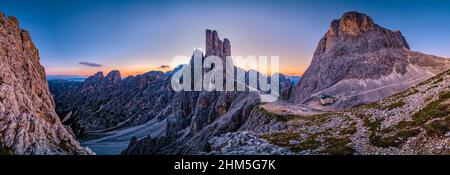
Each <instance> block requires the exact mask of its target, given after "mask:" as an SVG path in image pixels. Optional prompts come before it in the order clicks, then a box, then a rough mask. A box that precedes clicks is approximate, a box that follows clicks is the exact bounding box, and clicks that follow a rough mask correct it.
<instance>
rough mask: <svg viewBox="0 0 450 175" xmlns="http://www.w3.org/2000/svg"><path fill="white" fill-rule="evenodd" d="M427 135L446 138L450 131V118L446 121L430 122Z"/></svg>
mask: <svg viewBox="0 0 450 175" xmlns="http://www.w3.org/2000/svg"><path fill="white" fill-rule="evenodd" d="M426 131H427V134H428V135H430V136H437V137H439V136H444V135H445V133H447V132H448V131H450V117H447V118H446V119H445V120H435V121H432V122H430V123H429V124H428V125H427V127H426Z"/></svg>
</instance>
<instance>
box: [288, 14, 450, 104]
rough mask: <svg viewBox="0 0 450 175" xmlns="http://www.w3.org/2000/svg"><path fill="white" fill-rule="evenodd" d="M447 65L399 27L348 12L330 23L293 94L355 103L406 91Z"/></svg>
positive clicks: (297, 97)
mask: <svg viewBox="0 0 450 175" xmlns="http://www.w3.org/2000/svg"><path fill="white" fill-rule="evenodd" d="M412 66H414V67H412ZM446 68H448V61H446V60H445V59H442V58H439V57H434V56H430V55H425V54H422V53H417V52H413V51H411V50H410V48H409V45H408V43H407V41H406V39H405V38H404V37H403V35H402V34H401V32H400V31H392V30H389V29H386V28H383V27H381V26H379V25H377V24H376V23H375V22H374V21H373V20H372V18H371V17H369V16H367V15H365V14H363V13H359V12H347V13H345V14H344V15H342V17H341V18H340V19H337V20H333V21H332V22H331V26H330V29H328V31H327V32H326V34H325V35H324V36H323V37H322V39H321V40H320V41H319V44H318V46H317V49H316V51H315V53H314V56H313V59H312V61H311V64H310V66H309V67H308V69H307V70H306V71H305V73H304V74H303V77H302V79H301V80H300V81H299V82H298V83H297V84H296V85H295V86H294V87H293V90H292V91H291V98H290V99H291V100H292V101H295V102H301V103H306V102H308V101H311V99H313V98H315V97H316V96H318V95H327V96H329V95H333V96H340V98H341V99H342V100H341V101H339V100H338V103H341V104H337V105H336V106H338V107H351V106H353V105H359V104H364V103H368V102H371V101H374V100H378V99H381V98H383V97H386V96H388V95H390V94H392V93H393V92H396V91H400V90H404V89H405V88H408V87H410V86H412V85H414V84H415V83H417V82H420V81H421V80H424V79H426V78H429V77H430V76H432V74H433V73H438V72H440V71H443V70H445V69H446ZM427 72H428V73H427ZM430 72H433V73H430ZM389 75H392V77H396V79H395V80H394V79H392V78H389V77H388V76H389ZM399 82H404V83H399Z"/></svg>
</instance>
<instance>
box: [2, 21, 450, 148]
mask: <svg viewBox="0 0 450 175" xmlns="http://www.w3.org/2000/svg"><path fill="white" fill-rule="evenodd" d="M204 39H205V48H206V49H205V53H201V52H199V51H195V52H194V54H193V56H192V58H191V60H190V63H189V64H187V65H181V66H180V67H177V68H175V69H174V70H172V71H168V72H161V71H150V72H147V73H144V74H141V75H136V76H128V77H122V76H121V72H119V71H111V72H109V73H107V74H105V73H103V72H98V73H96V74H94V75H92V76H90V77H88V78H87V79H85V80H84V81H68V80H59V79H51V80H48V81H47V80H46V79H45V77H46V75H45V72H44V67H43V66H42V65H41V64H40V62H39V59H40V58H39V51H38V50H37V48H36V47H35V45H34V44H33V42H32V40H31V36H30V34H29V33H28V32H27V31H26V30H24V29H20V28H19V20H18V19H16V18H15V17H8V16H6V15H5V14H3V13H0V43H1V45H0V57H1V62H0V154H2V155H3V154H16V155H17V154H19V155H22V154H27V155H28V154H39V155H41V154H50V155H53V154H62V155H92V154H99V155H101V154H116V155H117V154H123V155H142V154H145V155H159V154H163V155H167V154H201V155H222V154H226V155H229V154H231V155H254V154H271V155H310V154H333V155H334V154H345V155H348V154H357V155H359V154H450V105H449V104H450V70H449V69H450V61H449V60H448V59H444V58H441V57H437V56H432V55H427V54H424V53H420V52H416V51H412V50H411V49H410V47H409V44H408V42H407V40H406V38H405V37H404V36H403V35H402V33H401V32H400V31H393V30H389V29H386V28H384V27H382V26H380V25H378V24H376V23H375V21H374V20H373V19H372V18H371V17H369V16H367V15H366V14H362V13H359V12H347V13H345V14H343V15H342V17H340V18H339V19H336V20H333V21H332V22H331V24H330V27H329V29H328V31H326V33H325V34H324V36H323V37H322V38H321V39H320V40H319V44H318V46H317V48H316V51H315V52H314V55H313V58H312V61H311V64H310V66H309V67H308V68H307V70H306V72H305V73H304V74H303V76H302V77H301V79H300V80H299V81H298V82H293V81H292V80H291V79H290V78H289V76H286V75H283V74H277V75H278V76H279V89H280V92H279V98H278V100H277V101H274V102H261V96H260V94H261V93H264V91H265V90H262V88H260V87H259V86H258V87H256V91H255V90H250V89H251V87H249V86H248V85H246V90H245V91H237V90H233V91H206V90H202V91H175V90H173V89H172V86H171V79H172V77H173V76H174V75H175V74H176V73H177V71H185V70H188V69H192V70H193V69H194V64H195V63H196V62H199V61H204V60H205V59H206V57H207V56H211V55H213V56H218V57H219V58H221V59H222V60H225V59H226V57H227V56H231V55H232V42H231V41H230V40H228V39H221V38H220V37H219V34H218V32H217V31H215V30H209V29H208V30H206V32H205V38H204ZM195 55H197V56H195ZM233 66H234V65H233ZM235 68H236V70H238V69H240V68H238V67H235ZM208 71H210V69H203V71H202V72H203V74H206V73H207V72H208ZM244 72H245V79H244V80H245V82H248V81H249V75H250V74H251V71H244ZM235 73H236V72H235ZM260 75H261V74H260ZM228 76H229V75H228ZM258 78H259V79H261V78H263V79H268V80H274V79H273V78H274V77H273V76H268V77H265V76H258ZM233 80H234V81H233V82H234V84H233V85H234V86H237V85H238V84H239V83H242V82H239V80H237V79H233ZM182 81H192V82H193V83H194V81H195V80H189V79H183V80H182ZM224 81H225V77H224ZM245 82H244V84H245Z"/></svg>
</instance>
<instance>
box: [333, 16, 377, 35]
mask: <svg viewBox="0 0 450 175" xmlns="http://www.w3.org/2000/svg"><path fill="white" fill-rule="evenodd" d="M374 27H375V23H374V22H373V20H372V18H371V17H369V16H367V15H365V14H362V13H358V12H355V11H352V12H347V13H345V14H344V15H342V17H341V18H340V19H339V20H333V22H331V27H330V32H331V33H332V34H337V33H339V32H342V33H344V34H348V35H352V36H358V35H360V34H361V33H363V32H365V31H367V30H369V29H373V28H374Z"/></svg>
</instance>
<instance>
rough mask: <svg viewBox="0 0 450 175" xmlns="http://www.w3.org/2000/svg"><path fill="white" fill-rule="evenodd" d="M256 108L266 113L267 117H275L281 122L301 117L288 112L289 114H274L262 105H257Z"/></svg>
mask: <svg viewBox="0 0 450 175" xmlns="http://www.w3.org/2000/svg"><path fill="white" fill-rule="evenodd" d="M255 110H256V111H257V112H260V113H262V114H263V115H265V116H267V117H270V118H274V119H275V120H277V121H279V122H287V121H290V120H294V119H297V118H299V117H300V116H297V115H292V114H287V115H281V114H274V113H271V112H269V111H267V110H266V109H264V108H263V107H261V106H258V107H256V108H255Z"/></svg>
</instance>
